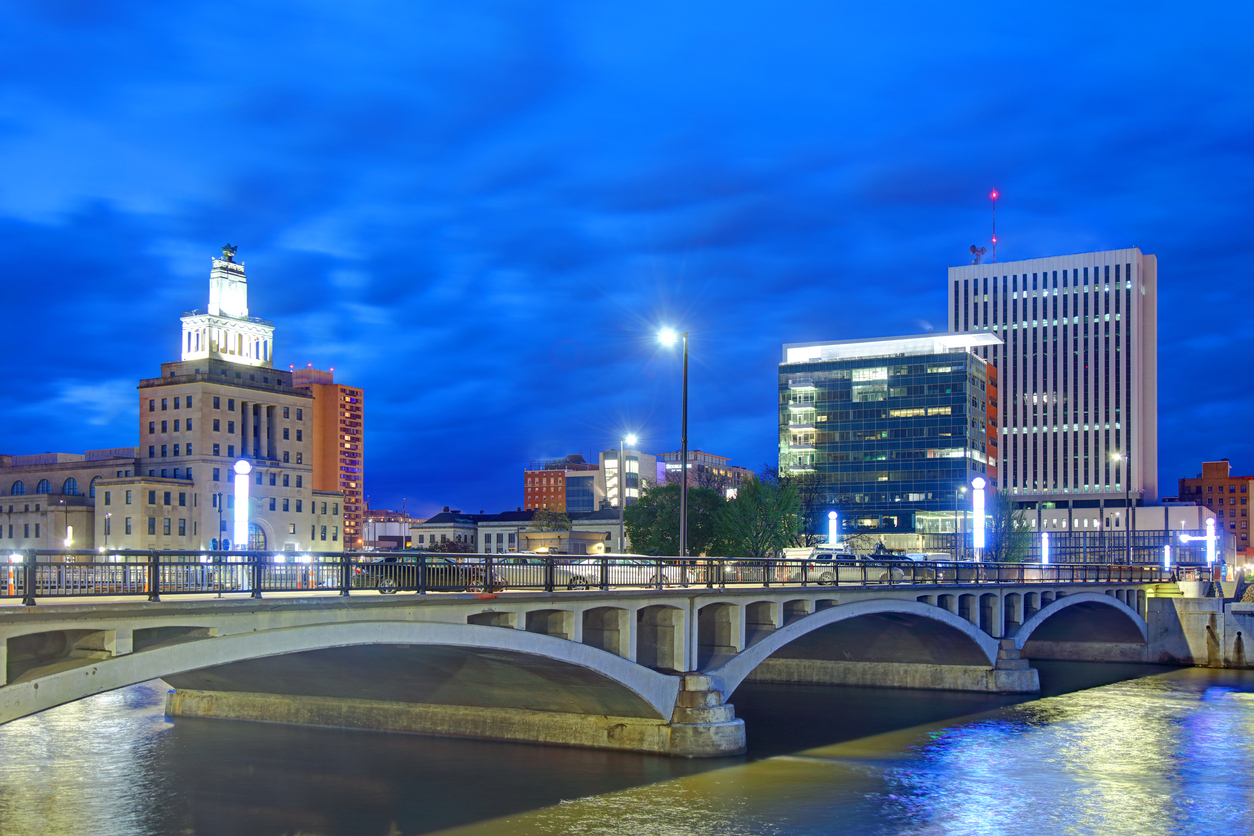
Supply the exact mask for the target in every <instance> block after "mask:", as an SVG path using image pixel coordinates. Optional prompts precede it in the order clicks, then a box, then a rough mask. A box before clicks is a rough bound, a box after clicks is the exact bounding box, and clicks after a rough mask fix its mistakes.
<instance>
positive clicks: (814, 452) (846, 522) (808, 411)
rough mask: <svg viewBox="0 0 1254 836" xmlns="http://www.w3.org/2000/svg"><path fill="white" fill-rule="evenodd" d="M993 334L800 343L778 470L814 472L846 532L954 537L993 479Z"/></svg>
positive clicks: (782, 422) (784, 400) (790, 363)
mask: <svg viewBox="0 0 1254 836" xmlns="http://www.w3.org/2000/svg"><path fill="white" fill-rule="evenodd" d="M999 345H1000V340H999V339H998V338H997V337H996V336H994V335H992V334H984V333H979V334H927V335H920V336H908V337H884V338H879V339H872V340H842V341H834V342H814V343H794V344H790V345H785V346H784V352H783V362H782V363H781V364H780V366H779V467H780V471H781V472H783V473H789V474H814V475H815V476H816V478H817V479H818V480H819V481H820V483H821V486H822V492H823V494H824V496H825V497H826V501H827V503H828V504H829V505H830V506H831V507H832V508H833V509H834V510H836V511H838V513H839V514H840V525H841V530H842V531H844V532H846V533H853V532H884V533H942V532H952V531H954V530H955V527H956V526H957V525H958V522H957V516H956V515H957V512H958V511H959V510H960V509H963V508H965V507H966V505H967V502H968V496H967V494H966V493H965V492H964V491H965V489H966V486H967V485H969V484H970V482H971V480H972V479H974V478H975V477H976V476H982V477H984V478H985V479H991V478H992V477H993V476H994V473H993V472H992V470H991V468H992V467H994V466H995V465H994V464H993V463H992V462H990V460H989V439H988V433H989V423H988V402H989V398H990V394H989V391H988V385H989V371H988V363H986V362H985V360H984V359H983V358H982V357H980V356H978V355H977V354H976V353H975V352H976V351H982V350H984V349H986V348H989V347H995V346H999Z"/></svg>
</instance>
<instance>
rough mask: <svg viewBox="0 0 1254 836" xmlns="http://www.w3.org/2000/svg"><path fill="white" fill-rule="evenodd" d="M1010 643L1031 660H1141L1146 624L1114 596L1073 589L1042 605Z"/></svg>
mask: <svg viewBox="0 0 1254 836" xmlns="http://www.w3.org/2000/svg"><path fill="white" fill-rule="evenodd" d="M1014 641H1015V647H1016V648H1018V649H1019V650H1021V651H1024V653H1025V655H1027V656H1029V657H1031V658H1042V659H1050V658H1062V659H1074V660H1077V661H1084V660H1088V661H1143V659H1144V655H1145V647H1146V645H1147V643H1148V641H1149V625H1148V624H1147V623H1146V621H1145V619H1144V618H1142V617H1141V614H1140V613H1138V612H1137V611H1136V610H1134V609H1133V608H1132V607H1130V606H1128V605H1127V604H1126V603H1125V602H1124V601H1122V600H1119V598H1117V597H1115V596H1114V595H1103V594H1101V593H1097V592H1076V593H1072V594H1068V595H1064V596H1062V597H1059V598H1056V599H1055V600H1054V601H1053V602H1052V603H1050V604H1048V605H1046V606H1044V607H1041V609H1040V610H1039V611H1038V612H1036V613H1035V614H1034V615H1033V616H1032V617H1031V618H1029V619H1028V620H1027V621H1025V622H1024V623H1023V626H1022V627H1020V628H1019V630H1018V632H1017V633H1016V634H1015V637H1014Z"/></svg>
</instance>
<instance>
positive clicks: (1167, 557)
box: [1163, 543, 1171, 569]
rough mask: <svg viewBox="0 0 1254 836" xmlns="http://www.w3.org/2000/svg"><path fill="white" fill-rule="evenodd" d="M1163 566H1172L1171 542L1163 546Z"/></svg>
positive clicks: (1166, 567)
mask: <svg viewBox="0 0 1254 836" xmlns="http://www.w3.org/2000/svg"><path fill="white" fill-rule="evenodd" d="M1163 568H1164V569H1170V568H1171V544H1170V543H1168V544H1167V545H1165V546H1163Z"/></svg>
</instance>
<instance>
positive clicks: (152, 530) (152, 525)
mask: <svg viewBox="0 0 1254 836" xmlns="http://www.w3.org/2000/svg"><path fill="white" fill-rule="evenodd" d="M148 533H149V534H156V533H157V518H156V517H149V518H148Z"/></svg>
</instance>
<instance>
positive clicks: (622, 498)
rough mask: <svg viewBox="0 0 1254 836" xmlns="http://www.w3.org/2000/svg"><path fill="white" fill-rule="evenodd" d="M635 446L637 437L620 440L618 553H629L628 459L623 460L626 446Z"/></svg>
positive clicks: (631, 435) (631, 436)
mask: <svg viewBox="0 0 1254 836" xmlns="http://www.w3.org/2000/svg"><path fill="white" fill-rule="evenodd" d="M628 444H629V445H631V446H633V447H634V446H635V444H636V436H635V435H634V434H630V433H629V434H628V435H627V436H626V437H625V438H620V439H618V553H619V554H626V553H627V459H625V458H623V446H624V445H628Z"/></svg>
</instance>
